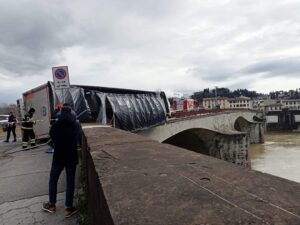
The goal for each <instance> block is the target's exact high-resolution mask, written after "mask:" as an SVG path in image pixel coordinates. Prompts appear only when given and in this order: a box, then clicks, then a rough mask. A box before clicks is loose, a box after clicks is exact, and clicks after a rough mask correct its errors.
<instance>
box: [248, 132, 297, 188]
mask: <svg viewBox="0 0 300 225" xmlns="http://www.w3.org/2000/svg"><path fill="white" fill-rule="evenodd" d="M249 153H250V154H249V155H250V160H251V167H252V169H253V170H258V171H261V172H265V173H269V174H272V175H275V176H278V177H283V178H286V179H289V180H293V181H296V182H299V183H300V133H298V132H288V133H283V132H280V133H267V134H266V135H265V143H264V144H253V145H251V146H250V149H249Z"/></svg>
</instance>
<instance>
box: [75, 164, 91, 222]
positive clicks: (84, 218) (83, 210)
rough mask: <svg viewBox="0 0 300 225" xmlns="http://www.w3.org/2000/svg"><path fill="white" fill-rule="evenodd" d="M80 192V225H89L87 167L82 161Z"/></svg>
mask: <svg viewBox="0 0 300 225" xmlns="http://www.w3.org/2000/svg"><path fill="white" fill-rule="evenodd" d="M79 185H80V186H79V191H78V196H77V197H78V205H77V207H78V210H79V218H78V223H79V224H80V225H89V224H90V223H89V218H88V203H87V197H86V191H87V177H86V167H85V166H84V163H83V162H82V160H81V164H80V173H79Z"/></svg>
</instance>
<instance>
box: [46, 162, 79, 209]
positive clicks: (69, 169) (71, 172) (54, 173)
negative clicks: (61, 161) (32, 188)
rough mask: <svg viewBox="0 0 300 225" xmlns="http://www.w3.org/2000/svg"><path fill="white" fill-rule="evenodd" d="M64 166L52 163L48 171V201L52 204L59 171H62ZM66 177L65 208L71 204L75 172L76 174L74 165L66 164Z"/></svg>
mask: <svg viewBox="0 0 300 225" xmlns="http://www.w3.org/2000/svg"><path fill="white" fill-rule="evenodd" d="M63 169H64V166H55V165H52V167H51V171H50V180H49V202H50V203H52V204H55V203H56V194H57V182H58V179H59V176H60V174H61V172H62V171H63ZM65 169H66V177H67V190H66V201H65V206H66V207H67V208H69V207H72V206H73V197H74V190H75V174H76V165H75V166H66V167H65Z"/></svg>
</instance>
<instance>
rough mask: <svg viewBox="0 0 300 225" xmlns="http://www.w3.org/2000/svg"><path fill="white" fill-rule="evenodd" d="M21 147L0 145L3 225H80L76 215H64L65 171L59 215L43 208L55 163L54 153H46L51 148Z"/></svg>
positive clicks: (59, 197) (0, 219)
mask: <svg viewBox="0 0 300 225" xmlns="http://www.w3.org/2000/svg"><path fill="white" fill-rule="evenodd" d="M20 146H21V143H20V140H18V142H17V143H3V142H1V143H0V225H17V224H30V225H47V224H56V225H70V224H77V216H74V217H71V218H64V216H63V211H64V199H65V192H64V190H65V174H64V172H63V173H62V175H61V177H60V180H59V184H58V192H59V194H58V196H57V199H58V201H57V212H56V213H54V214H50V213H46V212H43V211H42V209H41V207H42V203H43V202H45V201H47V200H48V179H49V171H50V168H51V160H52V154H47V153H45V151H46V150H47V148H48V146H42V147H39V148H36V149H32V150H29V151H21V148H20ZM78 169H79V167H78ZM75 204H76V200H75Z"/></svg>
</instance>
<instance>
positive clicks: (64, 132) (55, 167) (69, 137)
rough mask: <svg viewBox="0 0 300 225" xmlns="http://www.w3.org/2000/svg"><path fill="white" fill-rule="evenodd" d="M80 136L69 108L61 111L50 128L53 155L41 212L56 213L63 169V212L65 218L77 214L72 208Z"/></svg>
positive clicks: (78, 128)
mask: <svg viewBox="0 0 300 225" xmlns="http://www.w3.org/2000/svg"><path fill="white" fill-rule="evenodd" d="M79 134H80V127H79V123H77V121H76V116H75V115H74V114H73V113H72V109H71V107H69V106H64V107H63V108H62V109H61V113H60V116H59V117H58V120H57V121H56V122H55V123H54V124H53V125H52V126H51V128H50V138H51V139H52V141H53V144H54V154H53V158H52V167H51V171H50V179H49V201H48V202H45V203H44V204H43V210H44V211H46V212H50V213H54V212H55V211H56V205H55V204H56V195H57V182H58V179H59V176H60V174H61V172H62V171H63V169H65V170H66V178H67V189H66V200H65V206H66V209H65V211H64V215H65V217H70V216H72V215H73V214H75V213H76V212H77V208H75V207H74V206H73V197H74V190H75V174H76V166H77V164H78V154H77V140H78V136H79Z"/></svg>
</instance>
